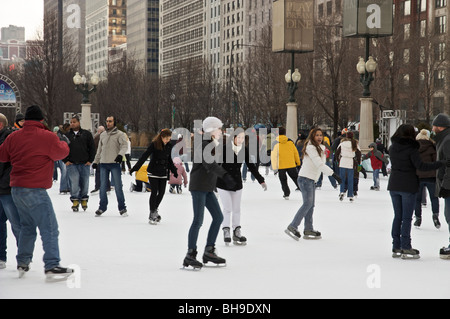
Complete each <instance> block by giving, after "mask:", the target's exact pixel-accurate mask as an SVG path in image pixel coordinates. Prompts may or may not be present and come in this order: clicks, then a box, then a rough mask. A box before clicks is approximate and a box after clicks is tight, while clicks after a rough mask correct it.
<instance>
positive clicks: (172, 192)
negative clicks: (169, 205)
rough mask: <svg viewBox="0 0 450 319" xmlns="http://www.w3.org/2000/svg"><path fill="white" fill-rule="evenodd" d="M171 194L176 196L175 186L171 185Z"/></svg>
mask: <svg viewBox="0 0 450 319" xmlns="http://www.w3.org/2000/svg"><path fill="white" fill-rule="evenodd" d="M169 193H171V194H175V187H174V186H173V185H170V188H169Z"/></svg>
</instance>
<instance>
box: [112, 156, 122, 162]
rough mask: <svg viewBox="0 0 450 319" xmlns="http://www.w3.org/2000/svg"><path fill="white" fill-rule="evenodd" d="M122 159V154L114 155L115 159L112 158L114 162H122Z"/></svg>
mask: <svg viewBox="0 0 450 319" xmlns="http://www.w3.org/2000/svg"><path fill="white" fill-rule="evenodd" d="M122 160H123V156H122V155H120V154H119V155H117V157H116V159H115V160H114V162H116V163H122Z"/></svg>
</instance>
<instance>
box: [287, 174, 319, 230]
mask: <svg viewBox="0 0 450 319" xmlns="http://www.w3.org/2000/svg"><path fill="white" fill-rule="evenodd" d="M297 183H298V187H299V188H300V191H301V192H302V197H303V205H302V206H301V207H300V209H299V210H298V211H297V214H295V216H294V219H293V220H292V222H291V226H292V227H294V228H297V227H298V226H299V225H300V223H301V222H302V220H303V219H305V230H313V229H314V228H313V218H312V215H313V212H314V206H315V200H316V187H315V182H314V180H312V179H309V178H306V177H303V176H299V177H298V180H297Z"/></svg>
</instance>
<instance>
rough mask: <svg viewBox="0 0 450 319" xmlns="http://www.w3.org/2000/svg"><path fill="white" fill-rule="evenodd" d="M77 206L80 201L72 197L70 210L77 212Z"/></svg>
mask: <svg viewBox="0 0 450 319" xmlns="http://www.w3.org/2000/svg"><path fill="white" fill-rule="evenodd" d="M78 206H80V202H79V201H78V199H74V200H73V201H72V211H73V212H75V213H76V212H78Z"/></svg>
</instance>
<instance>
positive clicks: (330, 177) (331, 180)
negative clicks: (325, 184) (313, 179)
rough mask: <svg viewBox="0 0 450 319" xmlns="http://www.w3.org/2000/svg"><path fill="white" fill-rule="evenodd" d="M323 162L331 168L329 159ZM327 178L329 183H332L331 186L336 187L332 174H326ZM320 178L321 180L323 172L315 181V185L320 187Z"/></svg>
mask: <svg viewBox="0 0 450 319" xmlns="http://www.w3.org/2000/svg"><path fill="white" fill-rule="evenodd" d="M325 164H326V165H327V166H328V167H329V168H333V167H331V163H330V162H329V161H326V163H325ZM328 179H329V180H330V183H331V185H333V187H334V188H336V187H337V183H336V180H335V179H334V177H333V176H328ZM322 180H323V173H322V174H320V177H319V180H318V181H317V183H316V186H317V187H322Z"/></svg>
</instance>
